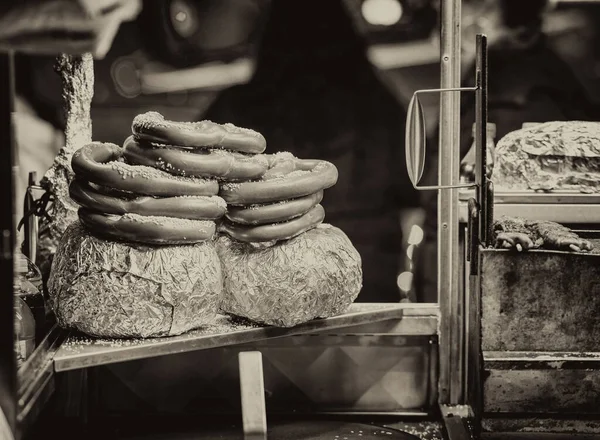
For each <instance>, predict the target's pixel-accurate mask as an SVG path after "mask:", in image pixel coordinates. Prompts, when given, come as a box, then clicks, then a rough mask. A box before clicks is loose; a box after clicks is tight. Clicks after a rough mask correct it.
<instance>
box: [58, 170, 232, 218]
mask: <svg viewBox="0 0 600 440" xmlns="http://www.w3.org/2000/svg"><path fill="white" fill-rule="evenodd" d="M69 196H70V197H71V199H73V201H75V203H77V204H78V205H80V206H82V207H84V208H88V209H89V210H91V211H96V212H101V213H104V214H114V215H124V214H139V215H146V216H156V217H176V218H185V219H193V220H216V219H219V218H221V217H222V216H223V215H224V214H225V211H226V210H227V205H226V204H225V202H224V201H223V199H221V198H220V197H218V196H185V197H161V198H155V197H150V196H134V197H126V198H124V197H118V196H116V195H114V194H110V192H108V191H102V190H101V189H99V188H97V187H94V186H92V185H91V184H89V183H88V182H84V181H81V180H78V179H75V180H74V181H73V182H72V183H71V185H70V186H69Z"/></svg>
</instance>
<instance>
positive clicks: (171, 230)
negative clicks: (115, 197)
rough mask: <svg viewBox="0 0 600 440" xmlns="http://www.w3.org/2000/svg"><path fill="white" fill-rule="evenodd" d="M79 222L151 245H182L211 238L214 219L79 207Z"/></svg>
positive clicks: (102, 232)
mask: <svg viewBox="0 0 600 440" xmlns="http://www.w3.org/2000/svg"><path fill="white" fill-rule="evenodd" d="M78 214H79V221H80V222H81V223H82V224H83V226H85V227H86V228H87V229H88V230H90V231H93V232H94V233H96V234H98V235H102V236H106V237H109V238H112V239H116V240H119V241H127V242H132V243H141V244H150V245H181V244H193V243H200V242H203V241H206V240H210V239H211V238H212V237H213V236H214V234H215V231H216V224H215V222H214V221H207V220H188V219H179V218H177V219H174V218H167V217H154V216H141V215H136V214H124V215H111V214H102V213H97V212H94V211H91V210H89V209H87V208H79V211H78Z"/></svg>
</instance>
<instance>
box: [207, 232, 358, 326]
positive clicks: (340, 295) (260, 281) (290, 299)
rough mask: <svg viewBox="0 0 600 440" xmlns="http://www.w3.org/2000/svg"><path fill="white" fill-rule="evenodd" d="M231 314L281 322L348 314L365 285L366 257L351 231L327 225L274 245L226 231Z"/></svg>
mask: <svg viewBox="0 0 600 440" xmlns="http://www.w3.org/2000/svg"><path fill="white" fill-rule="evenodd" d="M217 251H218V253H219V257H220V259H221V264H222V265H223V274H224V292H223V301H222V303H221V309H222V311H223V312H225V313H230V314H232V315H236V316H241V317H244V318H248V319H250V320H252V321H255V322H259V323H264V324H269V325H273V326H278V327H293V326H295V325H298V324H300V323H303V322H307V321H310V320H311V319H315V318H327V317H331V316H336V315H339V314H342V313H344V312H345V311H346V310H347V309H348V307H349V306H350V304H352V302H353V301H354V300H355V299H356V297H357V296H358V294H359V292H360V289H361V288H362V262H361V258H360V255H359V253H358V251H357V250H356V249H355V248H354V246H353V245H352V243H351V242H350V240H349V239H348V237H347V236H346V234H344V232H342V231H341V230H340V229H338V228H336V227H334V226H331V225H328V224H322V225H321V226H319V227H318V228H315V229H312V230H310V231H308V232H305V233H304V234H301V235H299V236H298V237H295V238H293V239H291V240H288V241H285V242H281V243H277V244H275V245H272V246H258V245H253V244H247V243H241V242H237V241H234V240H232V239H231V238H229V237H227V236H222V237H220V238H219V239H218V240H217Z"/></svg>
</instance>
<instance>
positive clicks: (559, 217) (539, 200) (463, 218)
mask: <svg viewBox="0 0 600 440" xmlns="http://www.w3.org/2000/svg"><path fill="white" fill-rule="evenodd" d="M469 197H472V193H469V192H468V191H463V192H461V194H460V202H459V220H460V222H461V223H466V222H467V200H468V199H469ZM494 215H495V217H500V216H502V215H506V216H512V217H524V218H528V219H531V220H549V221H554V222H558V223H567V224H568V223H571V224H578V223H579V224H584V223H585V224H595V223H598V222H599V221H600V220H599V219H600V195H599V194H583V193H582V194H574V193H564V192H563V193H561V192H552V193H535V192H522V193H517V192H515V193H502V192H498V193H496V194H495V196H494Z"/></svg>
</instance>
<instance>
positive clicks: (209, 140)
mask: <svg viewBox="0 0 600 440" xmlns="http://www.w3.org/2000/svg"><path fill="white" fill-rule="evenodd" d="M131 130H132V132H133V134H134V135H135V137H136V138H137V139H140V140H144V141H148V142H153V143H158V144H166V145H177V146H181V147H187V148H206V147H220V148H224V149H227V150H232V151H238V152H241V153H250V154H257V153H262V152H263V151H265V148H266V147H267V142H266V140H265V138H264V137H263V135H262V134H260V133H258V132H256V131H254V130H250V129H247V128H240V127H236V126H235V125H233V124H223V125H221V124H217V123H215V122H211V121H200V122H176V121H169V120H167V119H165V118H164V117H163V116H162V115H161V114H160V113H157V112H147V113H143V114H141V115H138V116H136V117H135V118H134V119H133V123H132V126H131Z"/></svg>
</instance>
